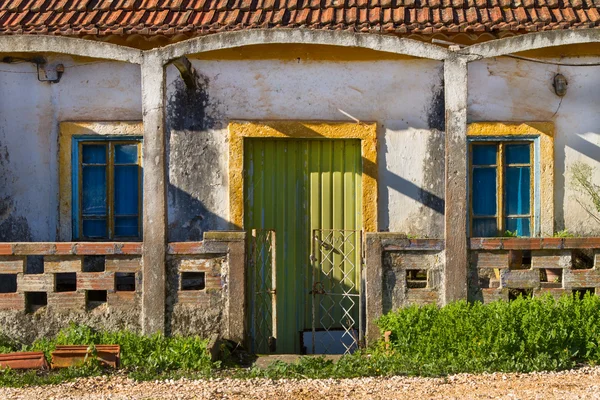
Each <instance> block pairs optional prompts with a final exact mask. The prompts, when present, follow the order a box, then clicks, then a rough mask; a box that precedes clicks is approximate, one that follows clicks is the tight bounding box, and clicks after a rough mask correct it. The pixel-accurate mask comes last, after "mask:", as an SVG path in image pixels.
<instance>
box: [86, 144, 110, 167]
mask: <svg viewBox="0 0 600 400" xmlns="http://www.w3.org/2000/svg"><path fill="white" fill-rule="evenodd" d="M82 147H83V148H82V152H83V157H82V158H83V163H84V164H106V145H104V144H84V145H83V146H82Z"/></svg>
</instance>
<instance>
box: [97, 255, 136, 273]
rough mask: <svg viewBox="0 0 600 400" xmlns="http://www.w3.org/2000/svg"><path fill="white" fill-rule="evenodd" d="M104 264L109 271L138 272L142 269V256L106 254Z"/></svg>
mask: <svg viewBox="0 0 600 400" xmlns="http://www.w3.org/2000/svg"><path fill="white" fill-rule="evenodd" d="M104 266H105V270H106V271H107V272H138V271H139V270H141V269H142V258H141V257H131V256H106V259H105V262H104Z"/></svg>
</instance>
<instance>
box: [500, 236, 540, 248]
mask: <svg viewBox="0 0 600 400" xmlns="http://www.w3.org/2000/svg"><path fill="white" fill-rule="evenodd" d="M502 245H503V247H504V249H506V250H539V249H541V248H542V239H540V238H509V239H503V240H502Z"/></svg>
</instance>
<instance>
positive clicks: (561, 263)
mask: <svg viewBox="0 0 600 400" xmlns="http://www.w3.org/2000/svg"><path fill="white" fill-rule="evenodd" d="M531 267H532V268H550V269H558V268H570V267H571V252H570V251H569V250H563V251H558V250H554V251H548V250H534V251H532V252H531Z"/></svg>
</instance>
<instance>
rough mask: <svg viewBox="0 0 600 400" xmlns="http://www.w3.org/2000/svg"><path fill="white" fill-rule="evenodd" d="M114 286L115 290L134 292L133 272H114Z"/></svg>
mask: <svg viewBox="0 0 600 400" xmlns="http://www.w3.org/2000/svg"><path fill="white" fill-rule="evenodd" d="M115 288H116V290H117V292H135V273H134V272H117V273H116V274H115Z"/></svg>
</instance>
